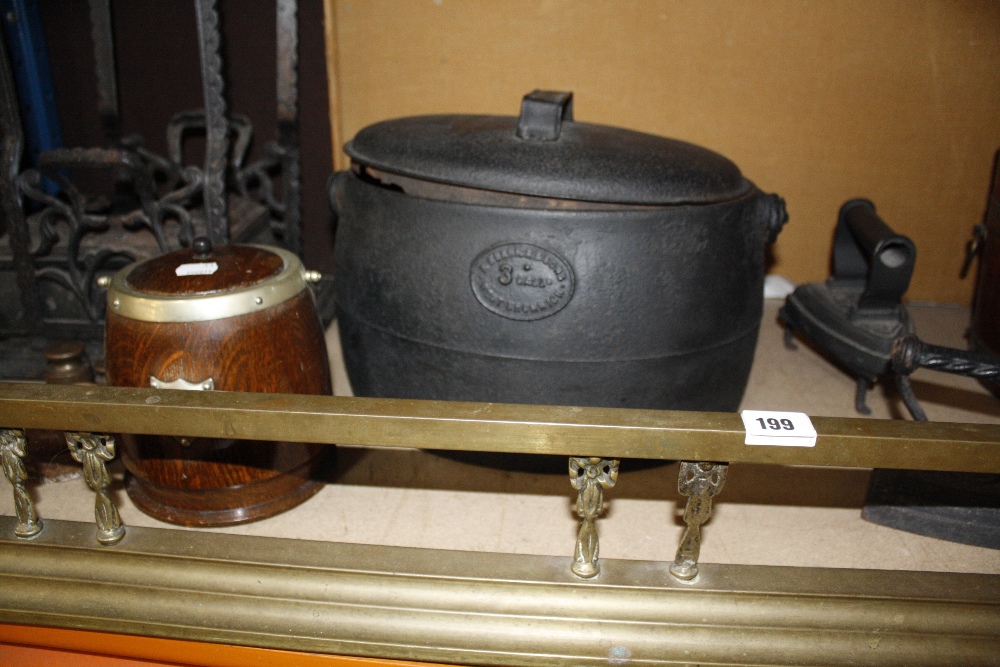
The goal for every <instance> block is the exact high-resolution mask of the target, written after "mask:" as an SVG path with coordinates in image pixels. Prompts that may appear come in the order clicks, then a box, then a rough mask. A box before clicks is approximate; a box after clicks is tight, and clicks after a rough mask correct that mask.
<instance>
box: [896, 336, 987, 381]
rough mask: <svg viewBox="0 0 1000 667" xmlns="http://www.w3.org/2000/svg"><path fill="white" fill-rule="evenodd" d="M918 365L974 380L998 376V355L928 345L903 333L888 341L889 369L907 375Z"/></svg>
mask: <svg viewBox="0 0 1000 667" xmlns="http://www.w3.org/2000/svg"><path fill="white" fill-rule="evenodd" d="M918 368H927V369H930V370H933V371H940V372H942V373H952V374H954V375H964V376H966V377H971V378H976V379H977V380H996V379H998V378H1000V357H998V356H996V355H992V354H981V353H979V352H968V351H966V350H958V349H955V348H952V347H942V346H940V345H930V344H928V343H925V342H923V341H922V340H920V339H919V338H917V337H916V336H903V337H902V338H900V339H898V340H896V342H895V343H893V345H892V370H893V371H895V372H896V373H898V374H900V375H909V374H910V373H912V372H913V371H915V370H917V369H918Z"/></svg>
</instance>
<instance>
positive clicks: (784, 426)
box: [757, 417, 795, 431]
mask: <svg viewBox="0 0 1000 667" xmlns="http://www.w3.org/2000/svg"><path fill="white" fill-rule="evenodd" d="M757 421H759V422H760V427H761V428H763V429H771V430H772V431H781V430H785V431H794V430H795V424H793V423H792V420H791V419H778V418H776V417H768V418H767V419H766V420H765V419H764V418H763V417H757Z"/></svg>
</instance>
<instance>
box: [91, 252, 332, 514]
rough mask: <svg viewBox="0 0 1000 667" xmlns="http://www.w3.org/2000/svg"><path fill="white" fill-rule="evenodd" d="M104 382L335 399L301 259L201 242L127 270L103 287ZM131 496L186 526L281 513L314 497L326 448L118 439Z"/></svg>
mask: <svg viewBox="0 0 1000 667" xmlns="http://www.w3.org/2000/svg"><path fill="white" fill-rule="evenodd" d="M105 346H106V350H105V355H106V360H107V361H106V363H107V379H108V384H110V385H113V386H119V387H150V386H152V387H158V388H162V389H188V390H193V391H247V392H268V393H290V394H330V393H332V389H331V381H330V367H329V362H328V359H327V353H326V342H325V340H324V336H323V328H322V325H321V324H320V321H319V317H318V315H317V312H316V306H315V302H314V298H313V295H312V291H311V290H310V289H309V287H308V285H307V283H306V272H305V271H303V268H302V264H301V262H300V261H299V259H298V257H296V256H295V255H294V254H292V253H290V252H287V251H285V250H282V249H279V248H272V247H267V246H236V245H229V246H223V247H220V248H215V249H213V248H212V246H211V244H210V243H209V242H208V241H207V239H197V240H196V241H195V243H194V244H193V247H192V248H190V249H184V250H179V251H176V252H172V253H168V254H166V255H162V256H159V257H155V258H152V259H149V260H146V261H144V262H140V263H137V264H133V265H131V266H129V267H126V268H124V269H122V271H120V272H119V273H118V274H117V275H116V276H115V277H114V279H113V280H112V282H111V285H110V287H109V290H108V312H107V336H106V342H105ZM121 443H122V458H123V460H124V463H125V467H126V469H127V471H128V480H127V491H128V494H129V497H130V498H131V499H132V501H133V502H134V503H135V504H136V506H138V507H139V508H140V509H141V510H142V511H143V512H145V513H147V514H149V515H150V516H153V517H155V518H157V519H160V520H162V521H167V522H170V523H175V524H181V525H186V526H224V525H232V524H238V523H246V522H248V521H254V520H257V519H263V518H266V517H270V516H273V515H275V514H278V513H279V512H283V511H285V510H287V509H289V508H291V507H294V506H295V505H298V504H299V503H301V502H302V501H304V500H306V499H307V498H309V497H310V496H312V495H313V494H314V493H316V492H317V491H319V490H320V489H321V488H322V486H323V482H322V481H321V478H322V476H323V474H324V472H325V467H326V466H325V462H326V460H327V459H328V458H330V457H328V455H327V451H328V450H329V449H330V448H328V447H325V446H322V445H310V444H304V443H290V442H262V441H246V440H221V439H210V438H177V437H167V436H133V435H128V434H124V435H122V436H121Z"/></svg>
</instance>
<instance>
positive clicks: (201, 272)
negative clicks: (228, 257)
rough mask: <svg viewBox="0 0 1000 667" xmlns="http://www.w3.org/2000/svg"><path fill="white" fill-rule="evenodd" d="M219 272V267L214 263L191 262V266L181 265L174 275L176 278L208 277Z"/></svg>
mask: <svg viewBox="0 0 1000 667" xmlns="http://www.w3.org/2000/svg"><path fill="white" fill-rule="evenodd" d="M218 270H219V265H218V264H216V263H215V262H192V263H191V264H181V265H180V266H178V267H177V268H176V269H174V273H175V274H177V275H178V276H210V275H212V274H213V273H215V272H216V271H218Z"/></svg>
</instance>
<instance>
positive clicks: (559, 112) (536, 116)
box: [517, 90, 573, 141]
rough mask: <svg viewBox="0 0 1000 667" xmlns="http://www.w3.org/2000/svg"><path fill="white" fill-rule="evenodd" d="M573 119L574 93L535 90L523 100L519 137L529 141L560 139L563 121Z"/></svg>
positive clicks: (518, 125) (518, 127) (518, 129)
mask: <svg viewBox="0 0 1000 667" xmlns="http://www.w3.org/2000/svg"><path fill="white" fill-rule="evenodd" d="M572 121H573V93H571V92H560V91H553V90H533V91H532V92H530V93H528V94H527V95H525V96H524V99H522V100H521V115H520V117H519V118H518V119H517V137H518V139H525V140H527V141H558V140H559V133H560V132H562V124H563V122H567V123H569V122H572Z"/></svg>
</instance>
